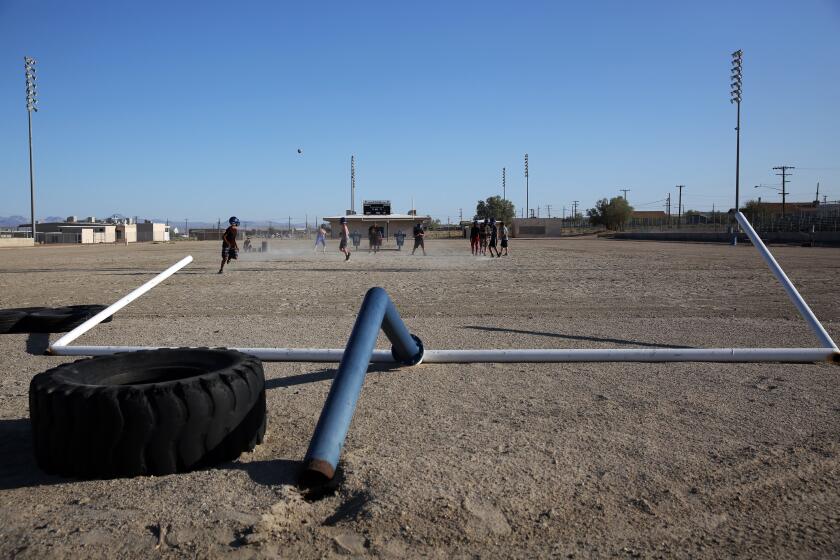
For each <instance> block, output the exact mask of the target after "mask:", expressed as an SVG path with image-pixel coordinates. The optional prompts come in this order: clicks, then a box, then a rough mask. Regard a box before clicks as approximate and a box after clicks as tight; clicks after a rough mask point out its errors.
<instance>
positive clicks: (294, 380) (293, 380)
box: [265, 364, 400, 389]
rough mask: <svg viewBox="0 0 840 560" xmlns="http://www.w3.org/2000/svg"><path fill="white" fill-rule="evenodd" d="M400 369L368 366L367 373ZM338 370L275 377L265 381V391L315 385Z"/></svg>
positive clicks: (392, 366)
mask: <svg viewBox="0 0 840 560" xmlns="http://www.w3.org/2000/svg"><path fill="white" fill-rule="evenodd" d="M398 369H400V368H399V366H397V365H396V364H370V365H369V366H368V371H367V372H368V373H369V374H370V373H387V372H391V371H396V370H398ZM337 371H338V368H328V369H321V370H318V371H312V372H310V373H301V374H299V375H289V376H287V377H277V378H274V379H266V380H265V388H266V389H278V388H280V387H293V386H295V385H303V384H305V383H316V382H318V381H327V380H330V379H335V374H336V372H337Z"/></svg>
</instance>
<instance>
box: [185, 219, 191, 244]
mask: <svg viewBox="0 0 840 560" xmlns="http://www.w3.org/2000/svg"><path fill="white" fill-rule="evenodd" d="M184 235H186V236H187V239H189V238H190V220H189V218H184Z"/></svg>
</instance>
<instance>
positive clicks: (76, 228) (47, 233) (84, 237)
mask: <svg viewBox="0 0 840 560" xmlns="http://www.w3.org/2000/svg"><path fill="white" fill-rule="evenodd" d="M72 218H73V217H72V216H71V219H72ZM36 225H37V228H36V234H37V236H38V238H37V242H38V243H83V244H89V243H113V242H114V241H116V239H117V226H116V225H115V224H102V223H97V222H77V221H75V220H74V219H72V221H67V222H47V223H37V224H36ZM20 227H21V228H25V229H28V230H30V231H31V230H32V224H21V226H20Z"/></svg>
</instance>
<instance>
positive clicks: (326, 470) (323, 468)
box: [300, 459, 335, 488]
mask: <svg viewBox="0 0 840 560" xmlns="http://www.w3.org/2000/svg"><path fill="white" fill-rule="evenodd" d="M334 476H335V469H334V468H333V466H332V465H331V464H329V463H328V462H326V461H324V460H322V459H310V460H309V461H308V462H307V463H306V465H304V467H303V471H302V472H301V473H300V485H301V486H305V487H307V488H314V487H316V486H323V485H324V484H326V483H328V482H329V481H330V480H332V478H333V477H334Z"/></svg>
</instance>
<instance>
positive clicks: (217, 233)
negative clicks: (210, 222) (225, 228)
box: [216, 218, 222, 239]
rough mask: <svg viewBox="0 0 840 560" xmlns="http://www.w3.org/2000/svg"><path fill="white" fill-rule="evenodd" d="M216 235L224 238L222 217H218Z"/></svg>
mask: <svg viewBox="0 0 840 560" xmlns="http://www.w3.org/2000/svg"><path fill="white" fill-rule="evenodd" d="M216 235H217V236H218V238H219V239H221V238H222V219H221V218H216Z"/></svg>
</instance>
